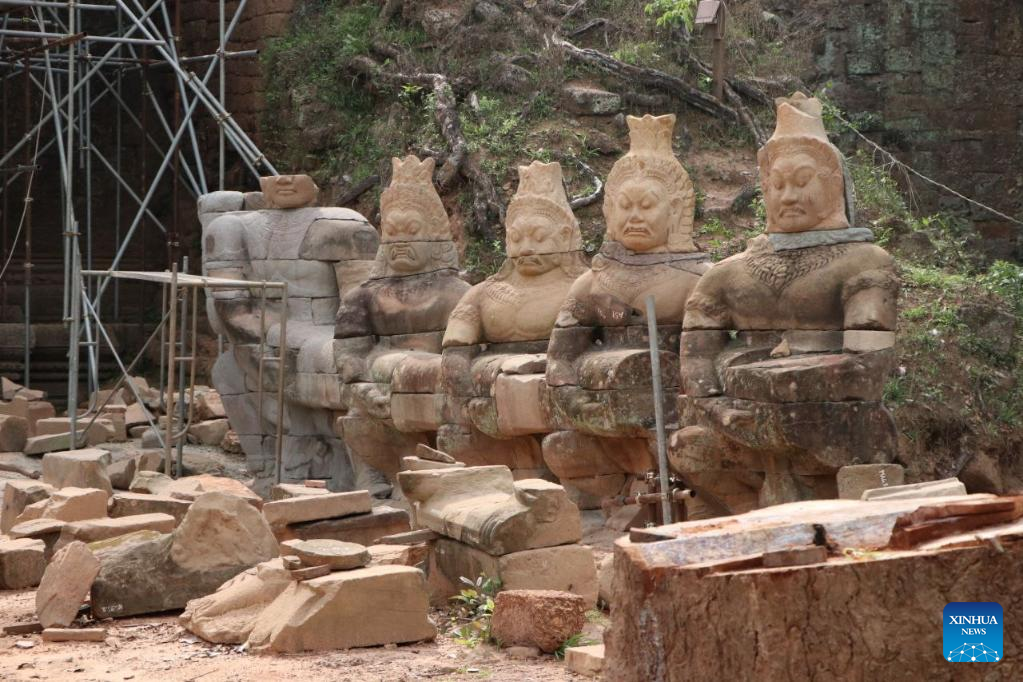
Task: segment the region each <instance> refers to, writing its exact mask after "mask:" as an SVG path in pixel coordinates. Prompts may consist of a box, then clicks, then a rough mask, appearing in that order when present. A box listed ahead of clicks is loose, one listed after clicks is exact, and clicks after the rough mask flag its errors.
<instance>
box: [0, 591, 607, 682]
mask: <svg viewBox="0 0 1023 682" xmlns="http://www.w3.org/2000/svg"><path fill="white" fill-rule="evenodd" d="M34 610H35V591H34V590H19V591H3V592H0V618H2V624H3V625H10V624H12V623H17V622H27V621H31V620H32V619H33V617H34ZM442 620H443V614H442V613H439V612H438V613H435V614H434V621H435V622H441V621H442ZM90 625H93V626H95V625H100V626H103V627H105V628H107V631H108V633H109V635H110V636H109V638H108V640H107V642H106V643H99V642H96V643H91V642H60V643H56V642H43V641H42V639H41V638H40V637H39V635H22V636H7V637H0V680H12V681H14V680H76V681H78V682H87V681H92V680H104V681H107V680H110V681H113V680H116V681H118V682H119V681H121V680H133V681H139V682H141V681H143V680H159V681H160V682H187V681H190V680H202V681H203V682H226V681H228V680H231V681H239V682H241V681H248V680H305V681H306V682H310V681H312V680H332V681H336V682H378V681H379V682H385V681H386V682H399V681H412V680H452V681H453V680H507V681H508V682H512V681H515V682H529V681H533V680H536V681H538V682H539V681H540V680H543V681H544V682H548V681H550V682H559V681H562V680H582V679H585V678H583V677H580V676H578V675H575V674H574V673H571V672H569V671H568V670H567V669H566V668H565V666H564V664H563V663H561V662H560V661H557V660H555V658H554V657H553V656H545V655H541V656H540V657H538V658H533V659H515V658H512V657H510V656H509V655H508V654H506V653H505V652H503V651H501V650H499V649H497V648H496V647H491V646H480V647H477V648H475V649H470V648H467V647H465V646H463V645H461V644H458V643H457V642H455V641H453V640H452V639H450V638H448V637H446V636H443V635H441V636H438V638H437V640H436V641H434V642H422V643H417V644H410V645H402V646H398V647H375V648H368V649H352V650H349V651H336V652H329V653H316V654H299V655H291V656H261V655H251V654H247V653H244V652H241V651H238V650H237V648H236V647H234V646H229V645H215V644H208V643H207V642H204V641H203V640H201V639H198V638H197V637H195V636H193V635H191V634H190V633H189V632H187V631H186V630H184V629H183V628H181V627H180V626H178V624H177V618H176V617H175V615H165V616H159V617H152V616H146V617H139V618H125V619H122V620H116V621H114V620H108V621H104V622H102V623H99V624H95V623H93V624H90ZM601 630H602V626H601V625H599V624H589V625H587V635H588V636H590V637H592V638H599V637H600V631H601ZM18 642H31V643H32V644H33V647H32V648H30V649H21V648H18V646H17V643H18Z"/></svg>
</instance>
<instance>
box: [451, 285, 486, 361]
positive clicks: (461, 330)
mask: <svg viewBox="0 0 1023 682" xmlns="http://www.w3.org/2000/svg"><path fill="white" fill-rule="evenodd" d="M482 286H483V284H477V285H476V286H474V287H473V288H471V289H469V291H468V292H466V294H465V295H464V296H462V298H461V300H459V301H458V305H456V306H455V309H454V310H452V311H451V314H450V315H449V316H448V326H447V329H446V330H445V331H444V341H443V344H442V345H443V347H444V348H449V347H453V346H471V345H473V344H478V343H481V342H483V340H484V339H483V319H482V317H481V314H480V291H481V289H480V287H482Z"/></svg>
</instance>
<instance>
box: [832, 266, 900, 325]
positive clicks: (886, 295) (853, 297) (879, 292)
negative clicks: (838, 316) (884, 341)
mask: <svg viewBox="0 0 1023 682" xmlns="http://www.w3.org/2000/svg"><path fill="white" fill-rule="evenodd" d="M889 258H890V257H889ZM898 297H899V278H898V277H897V276H896V274H895V267H894V263H892V266H891V267H890V268H887V267H886V268H875V269H872V270H867V271H865V272H861V273H860V274H858V275H856V276H855V277H853V278H851V279H850V280H849V281H847V282H846V283H845V285H844V286H843V287H842V306H843V313H844V322H845V323H844V325H843V326H844V327H845V329H860V330H872V331H895V323H896V318H897V302H898Z"/></svg>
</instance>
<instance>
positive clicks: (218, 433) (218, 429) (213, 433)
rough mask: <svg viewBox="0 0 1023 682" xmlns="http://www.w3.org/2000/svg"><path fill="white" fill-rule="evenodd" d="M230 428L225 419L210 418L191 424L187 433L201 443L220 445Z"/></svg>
mask: <svg viewBox="0 0 1023 682" xmlns="http://www.w3.org/2000/svg"><path fill="white" fill-rule="evenodd" d="M230 428H231V426H230V425H229V424H228V423H227V420H226V419H211V420H209V421H204V422H199V423H198V424H192V426H190V427H188V435H190V436H191V437H192V438H194V439H195V440H196V441H197V442H198V443H200V444H202V445H220V443H221V441H223V440H224V436H226V435H227V432H228V430H229V429H230Z"/></svg>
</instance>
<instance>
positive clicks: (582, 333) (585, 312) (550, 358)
mask: <svg viewBox="0 0 1023 682" xmlns="http://www.w3.org/2000/svg"><path fill="white" fill-rule="evenodd" d="M592 280H593V273H592V272H585V273H583V274H582V275H581V276H580V277H579V278H578V279H577V280H576V281H575V282H573V283H572V287H571V288H570V289H569V290H568V295H567V296H566V297H565V302H564V303H562V304H561V310H560V311H559V312H558V318H557V320H556V321H555V323H554V329H552V330H551V340H550V343H549V344H548V345H547V385H548V386H566V385H576V384H578V383H579V377H578V375H577V373H576V368H575V361H576V359H577V358H578V357H579V356H580V355H582V354H583V353H584V352H585V351H586V350H588V349H589V348H590V346H591V345H592V343H593V335H594V333H595V331H596V330H595V329H594V327H593V326H592V324H593V321H594V320H593V318H594V313H593V310H592V301H591V299H590V285H591V282H592Z"/></svg>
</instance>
